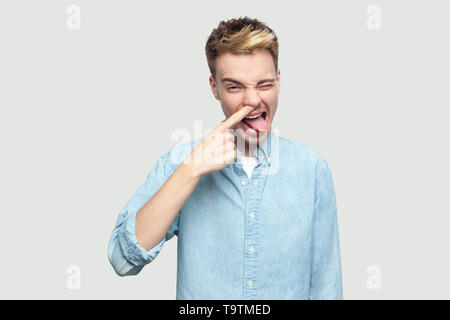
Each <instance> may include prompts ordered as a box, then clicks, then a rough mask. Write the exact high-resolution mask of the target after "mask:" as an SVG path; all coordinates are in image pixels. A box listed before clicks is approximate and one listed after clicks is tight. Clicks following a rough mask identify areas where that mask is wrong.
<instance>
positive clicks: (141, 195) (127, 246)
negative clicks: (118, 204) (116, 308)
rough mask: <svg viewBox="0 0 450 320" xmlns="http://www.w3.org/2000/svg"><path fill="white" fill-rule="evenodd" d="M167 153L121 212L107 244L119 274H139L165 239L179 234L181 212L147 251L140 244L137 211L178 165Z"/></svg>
mask: <svg viewBox="0 0 450 320" xmlns="http://www.w3.org/2000/svg"><path fill="white" fill-rule="evenodd" d="M166 155H167V154H166ZM166 155H162V156H161V157H160V159H159V160H158V162H157V163H156V164H155V165H154V167H153V168H152V169H151V171H150V173H149V175H148V176H147V178H146V180H145V182H144V183H143V184H142V185H141V186H140V187H139V189H138V190H137V191H136V192H135V193H134V194H133V196H132V197H131V198H130V199H129V200H128V202H127V203H126V205H125V206H124V207H123V208H122V210H121V211H120V213H119V217H118V219H117V223H116V225H115V227H114V230H113V232H112V235H111V239H110V241H109V245H108V258H109V262H110V263H111V265H112V266H113V268H114V270H115V272H116V273H117V274H118V275H120V276H127V275H136V274H138V273H139V272H140V271H141V269H142V268H143V267H144V266H145V265H146V264H148V263H150V262H152V261H153V260H154V259H155V258H156V256H157V255H158V254H159V252H160V251H161V249H162V247H163V245H164V243H165V242H166V241H168V240H169V239H171V238H172V237H173V236H174V235H178V219H179V214H180V212H178V214H177V216H176V218H175V220H174V221H173V222H172V224H171V226H170V227H169V230H168V231H167V233H166V235H165V236H164V237H163V239H161V241H160V242H159V243H158V244H157V245H156V246H154V247H153V248H151V249H150V250H148V251H147V250H146V249H144V248H142V247H141V246H140V245H138V241H137V238H136V232H135V222H136V213H137V212H138V210H139V209H140V208H141V207H142V206H143V205H144V204H145V203H146V202H147V200H149V199H150V198H151V197H152V196H153V195H154V194H155V193H156V192H157V191H158V190H159V188H160V187H161V186H162V185H163V184H164V183H165V182H166V181H167V179H168V178H169V177H170V176H171V175H172V173H173V172H174V171H175V167H174V166H173V165H172V164H171V163H170V160H169V159H168V158H167V156H166Z"/></svg>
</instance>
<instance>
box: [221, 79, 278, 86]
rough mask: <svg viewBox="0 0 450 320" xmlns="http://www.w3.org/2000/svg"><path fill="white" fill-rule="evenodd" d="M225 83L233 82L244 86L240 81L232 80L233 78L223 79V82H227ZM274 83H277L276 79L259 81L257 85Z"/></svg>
mask: <svg viewBox="0 0 450 320" xmlns="http://www.w3.org/2000/svg"><path fill="white" fill-rule="evenodd" d="M225 81H228V82H233V83H236V84H239V85H243V84H242V83H240V82H239V81H237V80H234V79H231V78H223V79H222V82H225ZM274 81H275V79H274V78H269V79H263V80H259V81H258V83H257V84H256V85H260V84H263V83H266V82H271V83H272V82H274Z"/></svg>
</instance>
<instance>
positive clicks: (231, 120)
mask: <svg viewBox="0 0 450 320" xmlns="http://www.w3.org/2000/svg"><path fill="white" fill-rule="evenodd" d="M253 109H254V107H251V106H245V107H243V108H242V109H240V110H238V111H236V112H235V113H233V114H232V115H231V116H229V117H228V119H225V120H224V121H223V122H222V123H221V124H219V125H218V127H217V128H218V129H219V130H220V129H221V130H226V129H232V128H234V127H235V126H236V125H237V124H238V123H239V122H241V120H242V119H244V118H245V117H246V116H247V115H248V114H249V113H250V112H251V111H252V110H253Z"/></svg>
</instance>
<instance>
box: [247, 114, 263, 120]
mask: <svg viewBox="0 0 450 320" xmlns="http://www.w3.org/2000/svg"><path fill="white" fill-rule="evenodd" d="M259 116H262V113H260V114H257V115H255V116H248V117H245V118H246V119H255V118H258V117H259Z"/></svg>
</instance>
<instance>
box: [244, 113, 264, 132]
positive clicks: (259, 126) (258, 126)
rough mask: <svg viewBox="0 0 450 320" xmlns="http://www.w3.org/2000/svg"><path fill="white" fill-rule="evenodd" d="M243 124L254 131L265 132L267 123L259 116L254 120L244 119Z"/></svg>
mask: <svg viewBox="0 0 450 320" xmlns="http://www.w3.org/2000/svg"><path fill="white" fill-rule="evenodd" d="M244 122H245V124H246V125H247V126H249V127H250V128H252V129H254V130H256V131H266V130H267V121H266V119H264V117H263V116H262V115H261V116H259V117H258V118H256V119H244Z"/></svg>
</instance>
